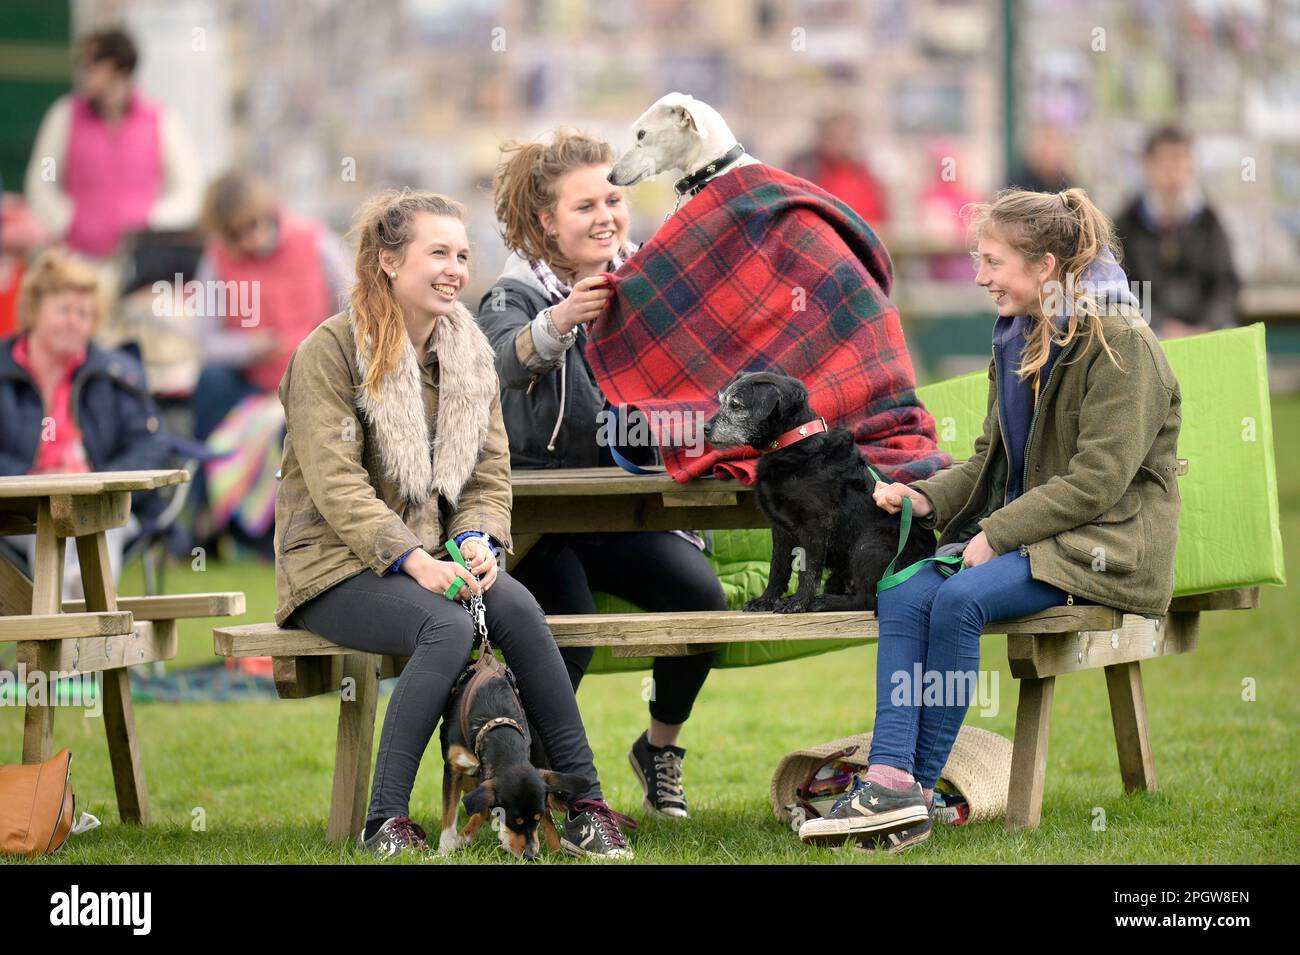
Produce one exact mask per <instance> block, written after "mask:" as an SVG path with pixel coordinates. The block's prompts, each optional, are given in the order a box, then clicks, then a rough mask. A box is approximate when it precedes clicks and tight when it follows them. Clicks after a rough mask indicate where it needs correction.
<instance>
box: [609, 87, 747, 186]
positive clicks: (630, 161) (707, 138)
mask: <svg viewBox="0 0 1300 955" xmlns="http://www.w3.org/2000/svg"><path fill="white" fill-rule="evenodd" d="M632 139H633V143H632V146H631V148H630V149H628V150H627V152H625V153H623V155H622V156H620V157H619V159H618V162H616V163H615V164H614V169H613V171H612V172H611V173H610V174H609V181H610V182H612V183H613V184H614V185H616V186H631V185H635V184H636V183H638V182H641V181H642V180H643V179H653V178H654V177H655V176H658V175H662V174H663V173H666V172H677V173H681V174H682V175H685V174H686V173H689V172H693V171H694V170H695V169H696V167H697V166H699V165H700V164H701V163H702V162H703V161H704V160H706V159H710V158H712V157H713V155H714V152H721V151H725V150H727V149H730V148H731V146H732V144H734V143H735V138H734V137H733V136H732V135H731V130H730V129H728V127H727V124H726V122H724V121H723V119H722V116H721V115H720V114H719V113H718V111H717V110H716V109H714V108H713V107H712V106H710V105H709V104H708V103H704V102H701V101H700V100H697V99H695V98H694V97H693V96H690V95H688V94H686V93H669V94H668V95H667V96H663V97H660V98H659V99H658V100H657V101H656V102H655V104H654V105H653V106H651V107H650V108H649V109H648V110H646V111H645V112H644V113H642V114H641V117H640V118H639V119H638V120H637V121H636V123H635V124H634V125H633V127H632Z"/></svg>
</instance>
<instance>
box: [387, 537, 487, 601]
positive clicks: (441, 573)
mask: <svg viewBox="0 0 1300 955" xmlns="http://www.w3.org/2000/svg"><path fill="white" fill-rule="evenodd" d="M465 543H467V544H468V543H469V541H466V542H465ZM402 572H403V573H404V574H407V575H408V576H410V577H412V578H413V579H414V580H415V582H416V583H417V584H419V585H420V586H421V587H423V588H424V589H425V590H431V591H433V592H434V593H435V594H445V593H446V592H447V588H448V587H450V586H451V582H452V581H453V580H455V579H456V578H457V577H462V578H464V580H465V586H464V587H461V588H460V591H459V592H458V593H457V594H456V599H457V600H469V598H470V597H471V596H472V595H473V594H476V593H481V585H480V584H479V582H478V581H477V580H475V579H474V575H473V574H472V573H470V572H469V571H468V570H466V569H465V568H464V567H462V566H461V565H460V564H457V563H455V562H454V561H450V560H438V559H437V558H435V557H433V556H432V555H431V554H430V553H429V552H428V551H427V550H425V549H424V548H423V547H417V548H416V549H415V550H413V551H411V553H410V554H409V555H408V556H407V558H406V560H404V561H402ZM495 573H496V572H495V570H494V571H493V576H495Z"/></svg>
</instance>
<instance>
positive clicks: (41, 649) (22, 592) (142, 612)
mask: <svg viewBox="0 0 1300 955" xmlns="http://www.w3.org/2000/svg"><path fill="white" fill-rule="evenodd" d="M0 591H3V592H4V593H5V594H6V598H5V599H6V601H8V602H9V604H10V606H22V605H26V606H31V601H32V582H31V581H30V580H29V579H28V578H27V577H26V576H25V575H24V574H22V573H21V572H20V571H18V570H17V569H16V568H14V567H13V565H11V564H10V563H8V562H7V561H5V560H3V559H0ZM99 599H100V600H103V599H104V598H103V595H102V594H101V595H100V597H99ZM113 603H114V604H115V609H114V610H111V611H98V612H87V611H86V601H84V600H77V601H66V602H64V603H63V604H62V612H61V613H50V614H39V615H21V616H19V615H7V616H0V642H3V641H11V642H15V643H17V644H18V660H19V662H20V663H22V664H23V665H24V666H25V668H26V670H27V672H28V674H31V673H34V672H37V671H39V672H42V673H45V674H49V675H50V676H52V677H59V678H62V677H71V676H79V675H81V674H86V673H100V674H102V676H101V679H103V680H104V686H105V692H104V706H105V731H106V735H107V738H108V749H109V759H110V762H111V763H112V767H113V785H114V788H115V790H116V795H117V806H118V813H119V815H120V817H121V819H122V821H123V822H132V823H141V824H144V823H147V822H148V821H149V816H150V811H149V795H148V791H147V789H146V787H145V779H144V769H143V766H142V764H141V761H140V754H139V744H138V740H137V737H136V733H135V718H134V713H133V711H132V709H131V708H130V685H129V678H128V677H127V676H126V672H127V668H128V667H131V666H135V665H136V664H140V663H151V662H154V661H158V660H170V659H172V658H173V657H174V656H176V648H177V621H178V620H182V619H187V618H196V617H224V616H239V615H241V614H243V613H244V612H245V607H244V595H243V594H242V593H237V592H236V593H208V594H184V595H168V596H161V597H122V598H119V599H116V600H115V601H113ZM2 612H4V613H8V614H12V613H13V611H9V610H4V611H2ZM110 677H112V678H114V679H115V680H116V681H118V683H117V685H116V687H114V686H112V685H110V682H109V678H110ZM51 689H52V688H51ZM54 711H55V707H54V706H52V705H48V706H29V707H27V710H26V713H25V719H24V729H23V762H25V763H32V762H44V761H45V760H46V759H49V757H50V755H51V750H52V748H53V733H54Z"/></svg>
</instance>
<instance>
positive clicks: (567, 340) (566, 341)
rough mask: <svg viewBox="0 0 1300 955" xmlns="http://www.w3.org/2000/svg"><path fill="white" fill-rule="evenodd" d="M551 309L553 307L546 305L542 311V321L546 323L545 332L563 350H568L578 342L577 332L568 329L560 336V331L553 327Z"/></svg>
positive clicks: (553, 321)
mask: <svg viewBox="0 0 1300 955" xmlns="http://www.w3.org/2000/svg"><path fill="white" fill-rule="evenodd" d="M552 307H553V306H550V305H548V306H546V308H544V309H542V315H544V316H545V318H544V319H543V321H544V322H545V323H546V331H547V333H548V334H549V335H550V336H551V337H552V338H554V339H555V340H556V341H558V342H559V343H560V344H562V345H563V346H564V347H565V348H568V347H569V346H570V345H572V344H573V343H574V342H575V341H577V340H578V330H577V329H576V328H570V329H569V330H568V331H567V332H565V333H564V334H561V333H560V330H559V329H558V328H556V327H555V319H553V318H552V317H551V308H552Z"/></svg>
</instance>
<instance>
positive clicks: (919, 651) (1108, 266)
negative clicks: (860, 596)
mask: <svg viewBox="0 0 1300 955" xmlns="http://www.w3.org/2000/svg"><path fill="white" fill-rule="evenodd" d="M972 228H973V235H974V237H975V238H976V239H977V241H978V246H977V253H976V254H977V256H978V274H977V275H976V278H975V281H976V282H977V283H978V284H979V285H980V286H981V287H982V288H984V289H986V290H987V291H988V292H989V294H990V296H991V297H992V299H993V302H994V304H995V305H996V307H997V310H998V316H999V317H998V320H997V323H996V325H995V326H994V330H993V360H992V361H991V362H990V364H989V400H988V412H987V414H986V416H985V419H984V429H983V434H981V435H980V436H979V437H978V438H977V439H976V440H975V452H974V454H973V455H972V456H971V457H970V458H969V459H967V460H966V461H964V462H962V463H960V464H957V465H954V466H952V467H950V468H945V469H944V470H942V471H939V472H938V473H937V474H934V475H932V476H931V477H929V478H927V479H925V480H921V481H917V482H915V483H913V484H911V485H903V484H888V485H887V484H884V483H879V484H877V486H876V490H875V498H876V503H877V504H878V505H879V506H880V507H882V508H883V509H885V510H886V511H888V512H890V513H897V512H898V511H899V510H900V509H901V507H902V499H903V497H904V496H907V497H909V498H910V499H911V501H912V508H913V513H914V514H916V515H918V516H920V517H921V518H922V524H923V526H928V527H937V528H939V529H940V531H941V535H940V538H939V545H940V553H941V554H951V553H962V554H963V560H962V562H961V569H960V571H959V572H957V573H955V574H953V575H952V576H945V575H944V574H943V573H942V572H941V571H940V570H939V569H938V566H937V565H936V564H935V563H927V564H925V565H924V566H923V569H922V570H921V571H920V572H919V573H916V574H915V575H914V576H912V577H911V578H910V579H908V580H907V581H905V582H904V583H902V584H899V585H897V586H895V587H892V588H890V589H887V590H885V591H883V592H882V593H881V594H880V597H879V603H878V607H877V615H878V619H879V623H880V643H879V646H878V649H877V675H876V722H875V728H874V731H873V734H872V740H871V753H870V756H869V765H868V768H867V770H866V772H865V774H862V775H860V777H859V778H857V779H856V780H855V782H854V785H853V787H852V788H851V789H850V791H849V792H848V793H846V794H845V796H844V798H842V799H841V800H840V801H839V802H838V803H837V805H836V806H835V807H834V809H833V810H832V812H831V813H829V814H828V816H827V817H826V818H824V819H814V820H810V821H808V822H807V823H805V824H804V826H803V827H801V829H800V837H801V838H802V839H804V840H805V841H813V842H821V841H835V840H836V839H839V840H840V841H842V840H843V839H844V838H845V837H846V836H850V835H852V836H856V837H857V838H858V839H859V840H861V841H862V842H863V844H864V845H865V846H867V847H879V846H883V847H886V848H899V847H906V846H908V845H912V844H915V843H917V842H919V841H921V840H923V839H924V838H925V837H926V836H928V835H929V826H930V821H929V808H930V806H931V804H932V798H933V790H934V786H935V783H936V782H937V781H938V779H939V774H940V772H941V771H942V769H943V766H944V764H945V763H946V762H947V759H948V754H949V752H950V751H951V750H952V746H953V743H954V741H955V740H956V737H957V731H958V729H959V728H960V727H961V723H962V720H963V719H964V718H965V715H966V710H967V708H968V707H969V704H970V702H971V699H970V697H971V693H970V691H971V689H973V688H974V687H975V686H976V685H977V684H976V681H977V677H978V673H977V671H978V668H979V650H980V644H979V641H980V632H981V630H982V629H983V627H984V626H985V625H986V624H987V623H989V622H991V621H994V620H1005V619H1007V618H1011V617H1017V616H1021V615H1024V614H1029V613H1034V612H1036V611H1039V610H1042V609H1043V608H1045V607H1050V606H1056V605H1060V604H1070V603H1078V602H1088V603H1099V604H1104V605H1106V606H1110V607H1116V608H1118V609H1120V610H1124V611H1128V612H1131V613H1138V614H1148V615H1158V614H1162V613H1164V612H1165V611H1166V610H1167V609H1168V606H1169V601H1170V599H1171V597H1172V596H1173V587H1174V547H1175V544H1176V543H1177V539H1178V511H1179V496H1178V484H1177V480H1176V477H1175V473H1176V449H1177V442H1178V431H1179V426H1180V424H1181V421H1182V413H1181V395H1180V393H1179V388H1178V380H1177V379H1176V378H1175V377H1174V373H1173V371H1172V370H1170V367H1169V363H1168V362H1167V361H1166V360H1165V355H1164V352H1163V351H1162V350H1161V347H1160V344H1159V343H1158V342H1157V341H1156V338H1155V336H1154V335H1153V334H1152V332H1151V329H1150V328H1149V327H1148V326H1147V324H1146V322H1145V321H1144V320H1143V317H1142V315H1141V313H1140V312H1139V311H1138V308H1137V305H1138V303H1137V301H1136V299H1134V298H1133V296H1132V295H1131V293H1130V292H1129V290H1128V285H1127V280H1126V278H1125V276H1124V272H1123V270H1122V269H1121V268H1120V267H1119V265H1118V263H1117V262H1116V260H1115V251H1114V250H1115V238H1114V232H1113V229H1112V226H1111V223H1110V221H1109V220H1108V219H1107V218H1106V216H1105V215H1104V214H1103V213H1102V212H1101V211H1100V210H1099V209H1098V208H1097V207H1096V206H1095V205H1094V204H1093V203H1092V201H1091V200H1090V199H1089V198H1088V196H1087V194H1086V193H1084V191H1083V190H1082V189H1068V190H1066V191H1065V192H1061V193H1037V192H1025V191H1019V190H1011V191H1007V192H1004V193H1000V194H999V195H998V196H997V197H996V198H995V199H994V201H993V202H992V203H991V204H989V205H985V206H979V207H976V208H975V210H974V216H973V218H972ZM918 674H919V675H920V677H921V680H920V682H919V683H918V681H917V676H918ZM932 686H939V687H941V688H942V689H941V693H940V696H941V697H942V699H941V701H940V702H938V703H937V704H936V703H935V702H934V699H933V692H931V693H929V694H928V695H927V690H928V689H931V688H932Z"/></svg>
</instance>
